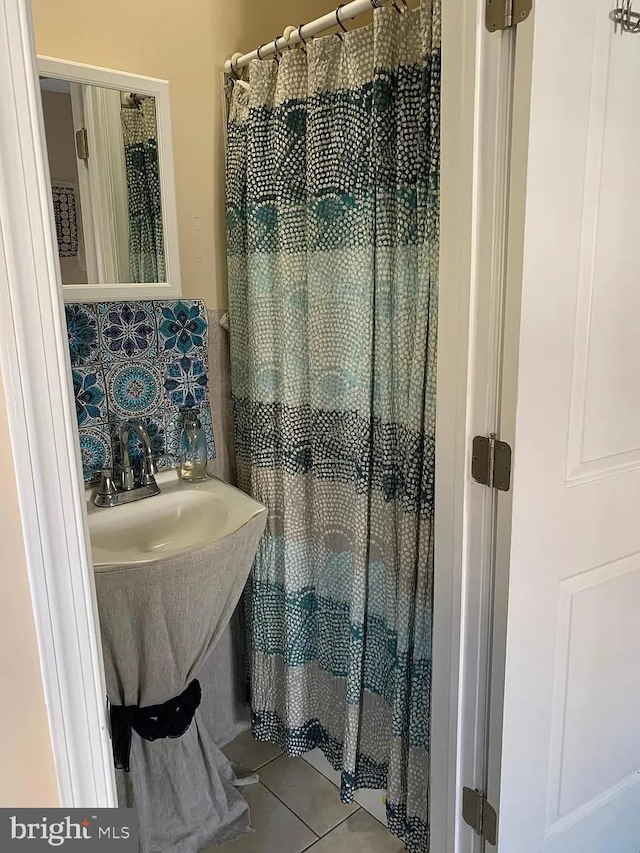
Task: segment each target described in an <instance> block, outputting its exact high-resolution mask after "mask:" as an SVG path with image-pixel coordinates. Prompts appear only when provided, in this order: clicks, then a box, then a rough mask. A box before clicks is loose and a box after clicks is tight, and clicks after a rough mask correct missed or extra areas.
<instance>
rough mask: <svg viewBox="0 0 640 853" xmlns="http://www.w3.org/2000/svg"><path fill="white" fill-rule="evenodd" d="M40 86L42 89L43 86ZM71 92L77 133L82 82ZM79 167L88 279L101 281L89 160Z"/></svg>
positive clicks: (71, 86) (81, 109)
mask: <svg viewBox="0 0 640 853" xmlns="http://www.w3.org/2000/svg"><path fill="white" fill-rule="evenodd" d="M65 82H66V81H65ZM40 88H41V90H42V86H41V87H40ZM69 94H70V96H71V117H72V119H73V132H74V133H77V131H79V130H81V129H82V128H83V127H84V126H85V123H84V98H83V97H82V83H69ZM77 167H78V190H79V192H80V214H81V220H82V241H83V244H84V255H85V259H86V263H87V281H99V279H98V253H97V249H96V238H95V235H96V229H95V225H94V221H93V203H92V199H91V188H90V186H89V170H88V168H87V161H86V160H78V161H77Z"/></svg>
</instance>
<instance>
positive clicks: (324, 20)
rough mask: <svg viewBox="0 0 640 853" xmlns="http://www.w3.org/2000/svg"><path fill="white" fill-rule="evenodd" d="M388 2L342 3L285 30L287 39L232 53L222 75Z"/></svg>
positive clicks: (275, 40)
mask: <svg viewBox="0 0 640 853" xmlns="http://www.w3.org/2000/svg"><path fill="white" fill-rule="evenodd" d="M389 2H391V0H352V2H351V3H343V4H342V5H340V6H338V8H337V9H335V11H333V12H328V13H327V14H326V15H323V16H322V17H321V18H316V20H315V21H309V23H308V24H300V26H299V27H296V28H293V27H287V29H286V30H285V34H287V33H288V37H287V38H285V36H284V35H282V36H279V37H278V38H276V39H274V40H273V41H272V42H268V43H267V44H264V45H260V47H259V48H257V49H256V50H253V51H252V52H251V53H245V54H244V56H243V55H242V54H240V53H234V55H233V56H232V57H231V59H227V61H226V62H225V64H224V73H225V74H233V72H234V71H236V70H237V69H238V68H244V66H245V65H248V64H249V63H250V62H251V61H252V60H253V59H265V58H266V57H267V56H273V54H274V53H280V52H281V51H282V50H284V49H285V48H288V47H292V46H293V45H296V44H304V42H305V41H306V40H307V39H310V38H311V37H312V36H317V35H318V33H322V32H324V31H325V30H329V29H331V27H335V26H336V24H338V25H340V26H341V25H342V23H343V21H351V20H353V19H354V18H357V17H358V15H362V13H363V12H368V11H369V9H377V8H379V7H380V6H384V5H385V4H386V3H389Z"/></svg>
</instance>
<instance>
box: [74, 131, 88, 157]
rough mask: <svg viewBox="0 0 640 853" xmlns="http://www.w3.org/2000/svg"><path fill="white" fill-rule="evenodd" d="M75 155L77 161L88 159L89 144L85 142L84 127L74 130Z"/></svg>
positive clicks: (85, 132)
mask: <svg viewBox="0 0 640 853" xmlns="http://www.w3.org/2000/svg"><path fill="white" fill-rule="evenodd" d="M76 154H77V155H78V160H88V159H89V143H88V140H87V128H86V127H81V128H80V130H76Z"/></svg>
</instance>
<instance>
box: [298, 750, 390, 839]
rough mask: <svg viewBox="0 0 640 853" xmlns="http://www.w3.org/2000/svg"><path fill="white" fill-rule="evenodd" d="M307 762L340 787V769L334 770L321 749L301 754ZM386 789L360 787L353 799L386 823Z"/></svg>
mask: <svg viewBox="0 0 640 853" xmlns="http://www.w3.org/2000/svg"><path fill="white" fill-rule="evenodd" d="M302 757H303V758H304V760H305V761H306V762H307V764H310V765H311V766H312V767H315V769H316V770H317V771H318V772H319V773H322V775H323V776H324V777H325V778H326V779H328V780H329V781H330V782H333V784H334V785H336V786H337V787H338V788H339V787H340V771H338V770H334V769H333V767H332V766H331V764H329V762H328V761H327V759H326V758H325V755H324V753H323V751H322V750H321V749H312V750H311V751H310V752H305V754H304V755H303V756H302ZM385 798H386V791H384V790H377V789H376V790H367V789H364V788H362V789H361V790H359V791H356V794H355V801H356V803H358V805H359V806H362V808H363V809H366V810H367V811H368V812H369V814H372V815H373V816H374V817H375V818H376V820H379V821H381V822H382V823H384V825H385V826H386V825H387V808H386V802H385Z"/></svg>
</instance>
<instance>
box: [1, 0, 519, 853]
mask: <svg viewBox="0 0 640 853" xmlns="http://www.w3.org/2000/svg"><path fill="white" fill-rule="evenodd" d="M443 5H444V9H443V52H442V53H443V78H444V88H443V100H442V126H443V129H444V132H445V133H446V135H447V144H446V145H445V146H443V150H442V184H443V186H444V187H445V190H446V193H445V194H446V198H445V197H444V195H445V194H443V200H442V220H441V221H442V226H443V227H442V229H441V232H442V245H441V274H440V279H441V297H440V320H439V335H440V342H441V345H440V347H439V353H438V359H439V367H438V407H439V411H438V425H437V452H438V460H437V470H436V520H435V528H436V584H435V603H434V636H435V638H436V641H435V646H434V655H433V695H434V701H433V705H432V774H431V779H432V796H431V805H430V808H431V824H432V846H433V849H434V850H447V851H455V853H461V851H465V853H466V852H467V851H469V853H472V851H476V850H478V849H479V848H478V846H477V845H478V841H477V837H476V836H475V835H474V834H473V832H472V831H471V830H470V828H469V827H466V825H464V824H463V823H462V821H461V818H460V794H461V786H462V785H463V784H464V785H471V786H472V787H474V786H475V787H484V785H485V784H486V728H487V720H486V713H485V711H486V708H485V700H486V694H487V691H488V686H487V684H486V683H485V682H486V681H487V674H488V654H489V642H490V641H489V638H490V633H491V631H490V619H489V612H490V601H489V597H488V596H489V593H490V592H491V588H492V584H491V579H492V572H493V566H492V559H493V556H492V555H493V541H492V535H493V534H492V530H493V527H492V524H494V523H495V501H494V497H493V495H492V494H491V492H490V491H489V490H486V489H483V488H482V487H479V486H477V485H476V484H474V483H473V482H472V480H471V477H470V464H469V462H470V459H469V456H470V454H469V451H470V438H471V436H472V435H473V434H475V433H477V432H489V431H492V430H493V429H494V427H495V426H496V425H497V422H496V417H497V411H498V406H497V394H498V386H497V382H496V376H497V375H498V370H497V366H496V365H497V364H498V355H499V351H500V345H499V344H500V338H501V331H500V330H501V322H502V313H503V312H502V299H503V292H502V283H503V276H502V274H501V269H502V261H503V253H502V248H503V245H502V240H503V238H504V233H503V232H504V222H503V219H504V210H503V206H504V196H505V188H504V178H503V173H504V169H503V168H502V166H503V163H504V161H503V160H501V157H502V156H503V154H504V152H505V151H506V148H505V146H506V144H507V136H506V129H505V124H504V110H505V105H506V101H505V97H504V92H505V87H504V81H505V80H506V79H507V76H508V75H509V74H510V73H511V64H510V62H511V48H510V47H509V45H510V43H511V42H510V36H509V34H507V35H506V36H501V35H497V34H495V35H489V34H488V33H487V32H486V30H485V29H484V26H483V23H482V20H483V16H484V3H483V0H461V2H459V3H447V2H445V3H444V4H443ZM0 86H1V87H2V91H3V93H5V96H4V97H3V98H2V99H1V100H0V164H7V165H6V166H5V167H3V166H2V165H0V310H1V311H2V314H3V317H4V318H5V323H6V324H7V326H8V332H9V333H8V334H5V335H3V336H2V343H1V345H0V369H1V371H2V375H3V378H4V382H5V385H6V394H7V409H8V419H9V427H10V433H11V441H12V449H13V456H14V460H15V462H16V466H15V467H16V471H17V473H18V477H17V482H18V493H19V502H20V509H21V515H22V522H23V535H24V540H25V547H26V553H27V562H28V569H29V581H30V587H31V595H32V603H33V609H34V615H35V621H36V630H37V635H38V644H39V651H40V659H41V668H42V679H43V684H44V690H45V697H46V703H47V709H48V715H49V725H50V730H51V739H52V747H53V752H54V757H55V763H56V772H57V778H58V787H59V792H60V802H61V805H63V806H65V807H71V806H89V805H90V806H94V807H113V806H115V805H116V804H117V798H116V791H115V779H114V772H113V766H112V758H111V748H110V741H109V735H108V730H107V709H106V702H105V695H106V691H105V683H104V668H103V662H102V654H101V647H100V639H99V626H98V621H97V608H96V598H95V588H94V580H93V572H92V566H91V558H90V548H89V538H88V530H87V526H86V512H85V503H84V502H85V495H84V484H83V480H82V465H81V460H80V452H79V442H78V427H77V422H76V417H75V404H74V398H73V391H72V385H71V378H70V376H71V374H70V360H69V353H68V347H67V345H66V333H65V324H64V308H63V298H62V286H61V280H60V273H59V265H58V262H57V259H56V247H55V241H54V236H53V235H54V234H55V230H54V225H53V216H52V210H51V202H50V193H49V186H50V180H49V175H48V169H47V165H46V157H45V156H44V150H45V149H44V131H43V127H42V120H41V106H40V96H39V86H38V77H37V61H36V55H35V50H34V44H33V28H32V22H31V12H30V6H29V2H28V0H5V2H4V4H3V5H2V6H0ZM496 92H498V97H496ZM481 119H482V121H481ZM447 188H450V189H447ZM461 199H462V200H464V203H463V202H462V201H461ZM487 246H491V247H494V248H493V249H492V250H491V251H487V248H486V247H487ZM443 285H444V286H443ZM443 342H444V343H443ZM24 353H28V354H29V357H28V359H26V358H24V357H22V358H21V357H20V356H21V354H24ZM478 637H480V643H478V641H477V638H478ZM478 649H481V653H479V652H478Z"/></svg>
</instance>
